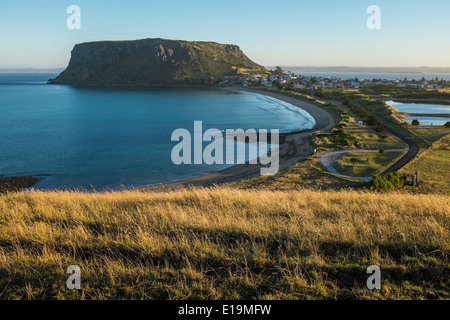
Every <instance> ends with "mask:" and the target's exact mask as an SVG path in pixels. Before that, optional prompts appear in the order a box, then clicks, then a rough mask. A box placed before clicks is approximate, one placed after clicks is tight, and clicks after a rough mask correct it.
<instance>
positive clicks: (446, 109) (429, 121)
mask: <svg viewBox="0 0 450 320" xmlns="http://www.w3.org/2000/svg"><path fill="white" fill-rule="evenodd" d="M386 103H387V104H388V105H390V106H392V107H394V108H395V109H397V110H398V111H400V112H407V113H429V114H450V105H441V104H426V103H403V102H395V101H386ZM405 118H406V120H408V121H409V122H412V121H413V120H414V119H417V120H419V123H420V124H424V125H435V126H436V125H437V126H442V125H444V124H445V123H446V122H448V121H450V118H443V117H421V116H412V117H409V116H408V117H405Z"/></svg>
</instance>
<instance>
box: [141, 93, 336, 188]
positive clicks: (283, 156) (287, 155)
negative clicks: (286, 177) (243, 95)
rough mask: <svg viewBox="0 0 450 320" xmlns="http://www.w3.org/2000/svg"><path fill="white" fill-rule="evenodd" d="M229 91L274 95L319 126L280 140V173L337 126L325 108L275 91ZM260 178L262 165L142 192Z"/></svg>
mask: <svg viewBox="0 0 450 320" xmlns="http://www.w3.org/2000/svg"><path fill="white" fill-rule="evenodd" d="M226 90H233V91H247V92H253V93H258V94H263V95H266V96H270V97H272V98H276V99H279V100H282V101H285V102H288V103H290V104H292V105H294V106H297V107H299V108H301V109H303V110H305V111H307V112H308V113H309V114H310V115H311V116H312V117H313V118H314V119H315V121H316V125H315V126H314V128H313V129H311V130H305V131H301V132H296V133H290V134H285V135H283V136H282V137H280V170H282V169H284V168H286V167H289V166H291V165H294V164H295V163H297V162H299V161H301V160H303V159H306V158H307V157H308V156H309V155H311V154H312V153H313V149H312V147H311V146H310V144H309V142H308V136H309V135H311V134H312V133H313V132H315V131H318V130H328V129H330V128H332V127H333V126H334V124H335V121H334V118H333V116H332V115H330V114H329V113H328V112H326V111H325V110H324V109H321V108H319V107H316V106H315V105H312V104H310V103H307V102H304V101H301V100H299V99H296V98H293V97H289V96H285V95H283V94H280V93H275V92H267V91H262V90H255V89H247V88H245V89H244V88H228V89H226ZM258 176H260V164H256V165H250V164H240V165H235V166H233V167H230V168H227V169H225V170H222V171H219V172H214V173H210V174H205V175H201V176H198V177H195V178H190V179H185V180H180V181H176V182H171V183H164V184H158V185H154V186H149V187H143V188H141V189H144V190H146V191H165V190H176V189H180V188H186V187H212V186H219V185H222V184H226V183H231V182H237V181H241V180H247V179H251V178H256V177H258Z"/></svg>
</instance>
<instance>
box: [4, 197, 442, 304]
mask: <svg viewBox="0 0 450 320" xmlns="http://www.w3.org/2000/svg"><path fill="white" fill-rule="evenodd" d="M448 200H449V198H448V197H447V196H443V195H426V196H425V195H411V194H401V193H399V194H373V193H368V192H367V193H365V192H356V191H340V192H337V191H326V192H324V191H322V192H319V191H310V190H303V191H291V192H281V191H278V192H274V191H244V190H237V189H230V188H222V189H212V190H204V189H199V190H182V191H176V192H170V193H143V192H138V191H129V192H122V193H102V194H87V193H70V192H48V193H44V192H35V191H31V192H23V193H14V194H7V195H3V196H0V297H1V298H2V299H43V298H46V299H48V298H57V299H75V298H76V299H117V298H133V299H346V298H352V299H398V298H406V299H420V298H447V299H448V298H450V283H449V277H448V275H449V273H450V267H449V257H450V232H449V231H450V205H449V201H448ZM72 264H75V265H78V266H79V267H80V268H81V271H82V289H81V290H80V291H69V290H67V289H65V285H66V279H67V276H68V275H66V274H65V271H66V268H67V267H68V266H69V265H72ZM372 264H376V265H379V266H380V267H381V270H382V289H381V290H379V291H374V292H371V291H369V290H367V289H366V288H365V284H366V279H367V276H368V275H366V269H367V267H368V266H369V265H372Z"/></svg>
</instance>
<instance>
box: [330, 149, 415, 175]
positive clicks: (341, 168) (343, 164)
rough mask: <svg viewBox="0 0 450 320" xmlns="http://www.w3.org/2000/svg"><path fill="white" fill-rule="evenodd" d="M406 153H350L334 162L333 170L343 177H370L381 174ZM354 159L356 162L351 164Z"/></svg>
mask: <svg viewBox="0 0 450 320" xmlns="http://www.w3.org/2000/svg"><path fill="white" fill-rule="evenodd" d="M405 153H406V152H402V151H398V152H397V151H392V152H384V153H383V154H380V153H378V152H370V153H360V152H350V153H347V154H345V155H344V156H343V157H341V158H340V159H338V161H336V165H335V169H336V170H337V171H338V172H340V173H342V174H345V175H349V176H355V177H372V176H375V175H377V174H380V173H382V172H383V171H384V170H385V168H387V167H389V166H390V165H391V164H393V163H394V162H395V161H397V160H398V159H400V158H401V157H402V156H403V155H404V154H405ZM352 158H354V159H356V160H357V162H355V163H353V162H352V161H351V159H352Z"/></svg>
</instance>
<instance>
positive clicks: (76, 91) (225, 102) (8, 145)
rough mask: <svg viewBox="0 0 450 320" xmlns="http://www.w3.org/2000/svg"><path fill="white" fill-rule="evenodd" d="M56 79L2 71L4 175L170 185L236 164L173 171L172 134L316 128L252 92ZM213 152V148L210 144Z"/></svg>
mask: <svg viewBox="0 0 450 320" xmlns="http://www.w3.org/2000/svg"><path fill="white" fill-rule="evenodd" d="M55 76H56V75H54V74H0V175H4V176H27V175H33V176H36V177H38V178H39V179H40V181H39V182H38V183H37V184H36V185H35V187H36V188H39V189H72V188H84V189H88V190H89V189H92V188H95V189H96V190H103V189H114V190H115V189H120V188H122V187H131V186H142V185H151V184H158V183H163V182H170V181H175V180H180V179H184V178H189V177H193V176H198V175H201V174H204V173H209V172H214V171H219V170H222V169H224V168H226V167H228V166H229V165H213V166H208V165H179V166H177V165H175V164H173V163H172V160H171V151H172V148H173V147H174V146H175V145H176V144H177V142H172V141H171V135H172V132H173V131H174V130H175V129H178V128H184V129H187V130H189V131H190V132H191V133H192V134H193V131H194V130H193V125H194V121H202V122H203V131H205V130H207V129H210V128H216V129H219V130H224V129H239V128H241V129H244V130H246V129H249V128H254V129H257V130H258V129H280V131H281V132H288V131H294V130H303V129H310V128H312V127H314V125H315V121H314V119H313V118H312V117H311V116H310V115H309V114H308V113H307V112H305V111H303V110H301V109H299V108H297V107H295V106H293V105H290V104H288V103H285V102H283V101H280V100H277V99H273V98H270V97H266V96H263V95H259V94H253V93H242V92H236V91H225V90H209V89H188V88H87V87H75V86H61V85H46V84H45V83H46V81H47V80H48V79H49V78H53V77H55ZM204 145H206V143H205V144H204Z"/></svg>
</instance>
